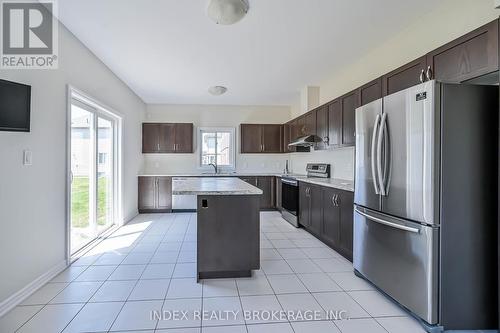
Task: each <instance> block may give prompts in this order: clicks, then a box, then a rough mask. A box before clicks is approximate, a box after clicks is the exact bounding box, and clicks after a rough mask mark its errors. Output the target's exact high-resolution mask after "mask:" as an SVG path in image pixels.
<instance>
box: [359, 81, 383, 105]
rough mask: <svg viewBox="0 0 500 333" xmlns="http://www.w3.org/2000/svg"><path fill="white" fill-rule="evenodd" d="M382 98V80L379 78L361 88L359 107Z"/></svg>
mask: <svg viewBox="0 0 500 333" xmlns="http://www.w3.org/2000/svg"><path fill="white" fill-rule="evenodd" d="M380 98H382V78H381V77H379V78H377V79H375V80H373V81H371V82H368V83H367V84H365V85H363V86H362V87H361V88H359V105H360V106H361V105H365V104H368V103H371V102H373V101H376V100H377V99H380Z"/></svg>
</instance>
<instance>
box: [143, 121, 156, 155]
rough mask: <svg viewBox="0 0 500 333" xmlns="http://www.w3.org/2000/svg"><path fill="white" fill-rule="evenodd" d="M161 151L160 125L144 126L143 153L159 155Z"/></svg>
mask: <svg viewBox="0 0 500 333" xmlns="http://www.w3.org/2000/svg"><path fill="white" fill-rule="evenodd" d="M159 151H160V126H159V125H158V124H142V152H143V153H157V152H159Z"/></svg>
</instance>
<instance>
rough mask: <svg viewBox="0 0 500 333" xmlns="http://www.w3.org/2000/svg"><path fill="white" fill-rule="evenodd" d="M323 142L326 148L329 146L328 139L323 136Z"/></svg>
mask: <svg viewBox="0 0 500 333" xmlns="http://www.w3.org/2000/svg"><path fill="white" fill-rule="evenodd" d="M323 142H324V143H325V144H326V145H327V146H329V145H330V138H329V137H327V136H325V137H324V138H323Z"/></svg>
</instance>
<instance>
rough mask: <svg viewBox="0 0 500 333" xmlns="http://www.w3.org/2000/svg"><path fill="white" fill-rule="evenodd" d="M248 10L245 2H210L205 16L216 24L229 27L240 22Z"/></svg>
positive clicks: (235, 0)
mask: <svg viewBox="0 0 500 333" xmlns="http://www.w3.org/2000/svg"><path fill="white" fill-rule="evenodd" d="M248 9H249V5H248V1H247V0H210V3H209V4H208V8H207V15H208V17H209V18H210V19H212V21H214V22H215V23H217V24H223V25H229V24H234V23H236V22H238V21H239V20H241V19H242V18H243V17H244V16H245V15H246V13H247V12H248Z"/></svg>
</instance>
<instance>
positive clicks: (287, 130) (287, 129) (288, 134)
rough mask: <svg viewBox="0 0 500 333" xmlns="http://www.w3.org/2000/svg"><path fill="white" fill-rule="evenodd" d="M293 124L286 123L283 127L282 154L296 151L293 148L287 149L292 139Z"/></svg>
mask: <svg viewBox="0 0 500 333" xmlns="http://www.w3.org/2000/svg"><path fill="white" fill-rule="evenodd" d="M293 126H294V125H293V123H292V122H288V123H286V124H284V125H283V152H285V153H292V152H294V151H296V149H295V147H289V146H288V144H289V143H291V142H292V141H293V139H294V128H293Z"/></svg>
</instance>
